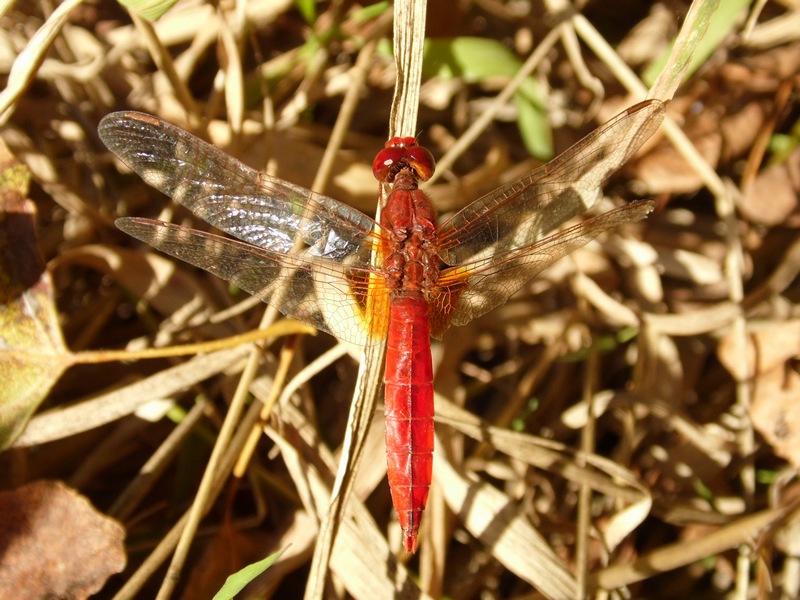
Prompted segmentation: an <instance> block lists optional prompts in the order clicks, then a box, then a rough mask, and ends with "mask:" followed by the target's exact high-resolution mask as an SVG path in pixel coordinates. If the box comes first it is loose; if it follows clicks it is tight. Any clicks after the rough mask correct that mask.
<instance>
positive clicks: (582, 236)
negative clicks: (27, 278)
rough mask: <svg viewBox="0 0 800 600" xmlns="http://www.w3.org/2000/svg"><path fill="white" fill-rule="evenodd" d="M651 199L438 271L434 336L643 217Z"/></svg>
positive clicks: (434, 310) (433, 323)
mask: <svg viewBox="0 0 800 600" xmlns="http://www.w3.org/2000/svg"><path fill="white" fill-rule="evenodd" d="M653 206H654V203H653V202H649V201H644V202H632V203H631V204H627V205H625V206H622V207H620V208H617V209H615V210H612V211H609V212H607V213H604V214H602V215H599V216H597V217H593V218H591V219H587V220H586V221H584V222H583V223H580V224H578V225H575V226H573V227H570V228H568V229H565V230H564V231H561V232H559V233H556V234H554V235H551V236H548V237H547V238H545V239H543V240H542V241H540V242H538V243H536V244H532V245H529V246H526V247H523V248H517V249H514V250H511V251H509V252H505V253H503V254H499V255H494V256H489V257H485V258H481V259H478V260H475V261H470V262H467V263H465V264H462V265H458V266H455V267H448V268H446V269H444V270H443V271H442V272H441V274H440V277H439V282H438V286H437V290H436V292H435V294H434V295H433V297H432V299H431V331H432V332H433V335H434V337H437V338H438V337H441V335H442V333H444V331H445V330H446V329H447V328H448V327H450V326H451V325H464V324H465V323H468V322H469V321H471V320H472V319H474V318H476V317H479V316H480V315H482V314H484V313H486V312H488V311H490V310H492V309H493V308H495V307H497V306H499V305H500V304H503V303H504V302H506V301H507V300H508V299H509V298H510V297H511V296H512V295H513V294H514V293H516V292H517V290H519V289H520V288H521V287H522V286H523V285H525V283H526V282H528V281H530V280H531V279H532V278H533V277H535V276H536V275H538V274H539V273H540V272H542V271H543V270H544V269H546V268H547V267H549V266H550V265H552V264H553V263H555V262H556V261H557V260H559V259H561V258H563V257H565V256H566V255H568V254H569V253H571V252H573V251H574V250H576V249H578V248H580V247H581V246H584V245H585V244H587V243H589V242H590V241H591V240H593V239H594V238H595V237H597V236H598V235H600V234H601V233H602V232H604V231H608V230H609V229H614V228H615V227H618V226H619V225H622V224H623V223H631V222H634V221H639V220H641V219H643V218H645V217H646V216H647V215H648V213H650V211H651V210H653Z"/></svg>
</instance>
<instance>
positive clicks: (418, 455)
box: [98, 100, 665, 553]
mask: <svg viewBox="0 0 800 600" xmlns="http://www.w3.org/2000/svg"><path fill="white" fill-rule="evenodd" d="M664 114H665V109H664V104H663V102H661V101H659V100H647V101H645V102H642V103H639V104H636V105H635V106H632V107H630V108H628V109H627V110H625V111H623V112H622V113H620V114H619V115H617V116H616V117H614V118H612V119H611V120H610V121H608V122H607V123H606V124H605V125H603V126H601V127H600V128H599V129H597V130H596V131H594V132H593V133H591V134H589V135H588V136H587V137H585V138H584V139H582V140H581V141H579V142H578V143H577V144H575V145H574V146H572V147H571V148H570V149H569V150H567V151H566V152H564V153H563V154H561V155H560V156H558V157H556V158H555V159H553V160H552V161H550V162H549V163H547V164H545V165H543V166H541V167H539V168H537V169H534V170H532V171H531V172H529V173H527V174H526V175H524V176H522V177H521V178H518V179H515V180H514V181H511V182H509V183H506V184H504V185H502V186H501V187H499V188H497V189H496V190H494V191H492V192H489V193H488V194H486V195H484V196H483V197H481V198H479V199H478V200H475V201H474V202H472V203H471V204H469V205H467V206H466V207H465V208H463V209H461V210H460V211H458V212H456V213H455V214H453V215H452V216H450V217H449V218H448V219H446V220H445V221H444V222H443V223H442V224H440V225H437V221H436V213H435V210H434V207H433V204H432V203H431V201H430V199H429V198H428V196H427V195H426V194H425V192H424V191H423V190H421V189H420V184H421V183H422V182H424V181H427V180H428V179H429V178H430V177H431V175H432V174H433V171H434V168H435V163H434V159H433V156H432V155H431V153H430V152H429V151H428V150H427V149H426V148H425V147H424V146H421V145H419V144H418V143H417V141H416V140H415V139H414V138H412V137H396V138H392V139H390V140H389V141H388V142H387V143H386V145H385V147H384V148H383V149H381V150H380V151H379V152H378V153H377V155H376V157H375V160H374V162H373V173H374V175H375V177H376V178H377V179H378V181H379V187H380V190H381V193H380V194H379V197H380V201H381V212H380V221H379V222H376V221H375V220H373V219H372V218H370V217H368V216H367V215H365V214H363V213H361V212H359V211H358V210H356V209H354V208H351V207H350V206H348V205H347V204H344V203H342V202H339V201H337V200H334V199H333V198H329V197H327V196H324V195H321V194H318V193H315V192H313V191H311V190H308V189H306V188H303V187H301V186H298V185H295V184H292V183H290V182H288V181H284V180H282V179H279V178H277V177H273V176H271V175H268V174H266V173H263V172H259V171H257V170H255V169H252V168H250V167H248V166H246V165H244V164H243V163H241V162H239V161H238V160H236V159H235V158H233V157H231V156H229V155H228V154H226V153H224V152H222V151H221V150H219V149H217V148H215V147H214V146H212V145H210V144H208V143H206V142H204V141H202V140H200V139H199V138H197V137H195V136H193V135H191V134H190V133H187V132H186V131H183V130H182V129H180V128H178V127H176V126H174V125H171V124H169V123H167V122H165V121H162V120H161V119H158V118H156V117H154V116H151V115H147V114H144V113H139V112H116V113H111V114H109V115H107V116H106V117H105V118H103V120H102V121H101V123H100V126H99V129H98V132H99V135H100V138H101V139H102V141H103V142H104V143H105V145H106V146H107V147H108V148H109V149H110V150H111V151H112V152H113V153H114V154H115V155H116V156H117V157H119V158H120V159H121V160H122V161H123V162H124V163H126V164H127V165H128V166H129V167H130V168H131V169H133V170H134V171H135V172H136V173H138V174H139V175H140V176H141V177H142V179H144V180H145V181H146V182H147V183H148V184H150V185H151V186H153V187H154V188H156V189H158V190H160V191H161V192H163V193H164V194H166V195H167V196H170V197H171V198H172V199H174V200H175V201H176V202H178V203H179V204H181V205H183V206H185V207H186V208H188V209H189V210H190V211H192V212H193V213H194V214H195V215H196V216H197V217H199V218H200V219H203V220H205V221H206V222H208V223H210V224H211V225H213V226H214V227H216V228H217V229H219V230H221V231H223V232H225V233H227V234H229V235H231V236H233V237H225V236H221V235H217V234H213V233H207V232H204V231H199V230H195V229H191V228H188V227H185V226H181V225H176V224H172V223H165V222H161V221H156V220H152V219H147V218H139V217H125V218H120V219H117V221H116V225H117V227H119V228H120V229H121V230H122V231H124V232H126V233H128V234H130V235H132V236H133V237H135V238H138V239H139V240H141V241H143V242H146V243H147V244H150V245H151V246H153V247H155V248H156V249H158V250H160V251H162V252H165V253H166V254H169V255H171V256H173V257H176V258H178V259H181V260H183V261H186V262H188V263H190V264H192V265H195V266H197V267H200V268H201V269H205V270H206V271H209V272H211V273H213V274H214V275H217V276H219V277H221V278H223V279H225V280H228V281H230V282H231V283H232V284H234V285H235V286H237V287H238V288H240V289H242V290H245V291H247V292H249V293H251V294H253V295H255V296H256V297H258V298H260V299H261V300H263V301H264V302H267V303H268V304H271V305H273V306H274V307H275V308H277V309H278V310H280V311H281V312H282V313H283V314H285V315H286V316H288V317H292V318H294V319H298V320H299V321H302V322H304V323H306V324H309V325H311V326H313V327H315V328H317V329H319V330H321V331H325V332H327V333H330V334H332V335H334V336H336V337H337V338H339V339H341V340H344V341H346V342H350V343H353V344H358V345H361V346H365V345H367V344H374V343H385V344H386V366H385V377H384V383H385V393H384V413H385V421H386V434H385V438H386V440H385V441H386V455H387V471H388V480H389V487H390V492H391V496H392V501H393V504H394V507H395V510H396V512H397V515H398V520H399V522H400V525H401V527H402V530H403V545H404V547H405V549H406V551H407V552H409V553H413V552H415V551H416V549H417V538H418V534H419V527H420V522H421V519H422V513H423V511H424V509H425V505H426V504H427V499H428V492H429V488H430V484H431V480H432V466H433V445H434V440H433V436H434V426H433V417H434V405H433V365H432V359H431V350H430V340H431V338H436V339H439V338H441V336H442V334H443V333H444V332H445V331H446V330H447V329H448V328H449V327H452V326H456V325H464V324H465V323H467V322H469V321H471V320H473V319H475V318H477V317H479V316H481V315H483V314H485V313H486V312H488V311H490V310H492V309H493V308H495V307H497V306H498V305H501V304H503V303H504V302H506V301H507V300H508V299H509V298H510V297H511V296H512V295H513V294H514V293H515V292H517V291H518V290H519V289H520V288H522V287H523V286H524V285H525V284H526V283H527V282H528V281H529V280H530V279H532V278H533V277H535V276H536V275H537V274H539V273H540V272H541V271H543V270H544V269H546V268H547V267H549V266H550V265H552V264H553V263H554V262H556V261H557V260H559V259H561V258H563V257H564V256H566V255H567V254H569V253H570V252H572V251H574V250H575V249H577V248H579V247H581V246H583V245H585V244H587V243H588V242H590V241H591V240H592V239H594V238H595V237H596V236H598V235H600V234H601V233H603V232H605V231H608V230H611V229H613V228H615V227H618V226H620V225H622V224H624V223H630V222H634V221H639V220H641V219H643V218H645V217H646V216H647V215H648V213H650V212H651V210H652V208H653V202H652V201H634V202H631V203H628V204H625V205H623V206H621V207H619V208H616V209H614V210H611V211H609V212H606V213H603V214H600V215H597V216H594V217H591V218H588V219H586V220H583V221H582V222H580V223H579V224H577V225H573V226H571V227H566V228H560V227H561V226H562V224H564V223H565V222H566V221H568V220H570V219H572V218H573V217H575V216H577V215H579V214H580V213H582V212H584V211H586V210H587V209H589V208H591V207H593V206H594V205H596V204H597V203H598V202H599V200H600V199H601V198H602V196H603V192H602V188H601V186H602V184H603V182H604V181H605V180H606V179H607V178H608V177H609V176H610V175H611V174H612V173H613V172H614V171H616V170H617V169H619V168H620V167H621V166H622V165H623V164H624V163H625V162H627V161H628V160H629V159H630V158H631V157H632V156H633V155H634V154H635V153H636V152H637V151H638V150H639V148H640V147H641V146H642V144H644V142H645V141H646V140H647V139H648V138H650V137H651V136H652V134H653V133H654V132H655V131H656V130H657V129H658V127H659V126H660V124H661V122H662V120H663V119H664ZM554 231H555V233H553V232H554Z"/></svg>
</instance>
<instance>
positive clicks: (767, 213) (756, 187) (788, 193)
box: [737, 150, 800, 226]
mask: <svg viewBox="0 0 800 600" xmlns="http://www.w3.org/2000/svg"><path fill="white" fill-rule="evenodd" d="M798 194H800V150H795V151H794V152H793V153H792V154H791V155H790V156H789V159H788V160H787V161H786V162H785V163H782V164H777V165H772V166H769V167H767V168H766V169H764V170H763V171H761V172H760V173H759V174H758V176H757V177H756V179H755V181H753V184H752V185H751V186H749V187H748V189H747V190H745V193H744V194H743V195H742V197H741V200H740V202H739V203H738V205H737V206H738V208H739V210H741V211H742V214H743V215H744V216H745V217H747V219H749V220H751V221H753V222H755V223H761V224H763V225H769V226H774V225H780V224H781V223H784V222H785V221H786V219H787V218H788V217H789V215H791V214H792V213H793V212H795V211H796V210H797V198H798Z"/></svg>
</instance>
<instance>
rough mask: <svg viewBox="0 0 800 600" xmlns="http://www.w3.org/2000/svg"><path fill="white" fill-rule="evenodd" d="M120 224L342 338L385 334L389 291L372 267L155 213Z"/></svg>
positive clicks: (366, 339) (360, 341)
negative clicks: (278, 247) (274, 248)
mask: <svg viewBox="0 0 800 600" xmlns="http://www.w3.org/2000/svg"><path fill="white" fill-rule="evenodd" d="M116 225H117V227H119V228H120V229H121V230H122V231H124V232H125V233H128V234H129V235H132V236H133V237H135V238H137V239H139V240H141V241H143V242H146V243H147V244H150V245H151V246H153V247H154V248H156V249H158V250H161V251H162V252H165V253H166V254H169V255H171V256H174V257H175V258H179V259H180V260H183V261H185V262H188V263H190V264H192V265H195V266H197V267H200V268H201V269H205V270H206V271H209V272H210V273H213V274H214V275H216V276H218V277H220V278H222V279H225V280H227V281H230V282H231V283H232V284H233V285H235V286H236V287H238V288H240V289H243V290H245V291H247V292H249V293H251V294H253V295H254V296H256V297H258V298H260V299H261V300H263V301H264V302H267V303H268V304H270V305H273V306H275V308H277V309H278V310H280V311H281V312H282V313H283V314H285V315H286V316H288V317H292V318H294V319H297V320H299V321H302V322H303V323H306V324H308V325H311V326H312V327H316V328H317V329H319V330H321V331H325V332H327V333H330V334H331V335H334V336H336V337H338V338H340V339H343V340H345V341H348V342H352V343H354V344H358V345H364V344H367V343H371V342H374V341H378V340H381V339H383V337H385V332H386V330H387V327H388V321H387V318H388V317H387V316H388V314H389V311H388V308H386V307H387V306H388V300H389V296H388V292H387V290H386V289H385V287H384V286H383V285H382V282H383V279H382V278H380V277H379V276H378V275H377V274H376V273H375V272H373V271H370V270H368V269H359V268H351V267H348V266H346V265H343V264H341V263H337V262H332V261H330V260H327V259H324V258H319V257H317V256H315V255H314V254H313V253H312V252H310V250H308V249H307V250H305V251H300V252H297V253H292V254H281V253H275V252H271V251H269V250H265V249H263V248H258V247H256V246H253V245H251V244H247V243H244V242H240V241H238V240H234V239H230V238H225V237H222V236H218V235H214V234H211V233H206V232H203V231H198V230H195V229H189V228H188V227H182V226H180V225H174V224H172V223H164V222H161V221H154V220H151V219H140V218H122V219H117V221H116ZM368 288H369V289H370V294H371V296H369V300H367V298H368V296H367V291H368ZM368 301H369V302H370V303H371V304H373V306H372V307H368V306H367V302H368ZM381 305H383V309H382V310H381V309H380V306H381ZM376 307H377V308H378V310H375V308H376ZM368 308H370V310H367V309H368Z"/></svg>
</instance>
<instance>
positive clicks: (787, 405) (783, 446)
mask: <svg viewBox="0 0 800 600" xmlns="http://www.w3.org/2000/svg"><path fill="white" fill-rule="evenodd" d="M747 342H748V343H747V348H746V362H745V361H743V360H742V359H741V358H740V352H737V348H736V344H735V339H734V338H733V337H732V336H729V337H727V338H725V339H723V340H722V342H721V343H720V346H719V350H718V355H719V359H720V362H722V364H723V365H724V366H725V368H727V369H728V371H729V372H730V373H731V375H733V377H734V378H736V379H737V380H744V379H746V378H748V377H751V378H753V382H752V383H753V389H754V393H753V402H752V404H751V407H750V418H751V419H752V420H753V425H754V426H755V428H756V429H757V430H758V431H759V433H761V435H763V436H764V438H765V439H766V440H767V441H768V442H769V443H770V444H771V445H772V447H773V448H774V450H775V452H776V454H778V455H780V456H782V457H784V458H786V459H787V460H788V461H789V462H791V463H792V464H793V465H794V466H795V467H797V466H799V465H800V375H799V374H798V373H797V372H795V371H794V370H793V369H792V368H791V367H790V366H788V365H787V363H788V361H790V360H792V359H794V358H795V357H796V356H797V355H798V354H800V320H797V319H795V320H792V321H784V322H781V323H775V324H771V325H769V326H767V327H765V328H763V329H761V330H759V331H755V332H753V333H751V334H750V336H749V337H748V340H747ZM745 365H746V368H747V372H744V371H743V368H744V366H745Z"/></svg>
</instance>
